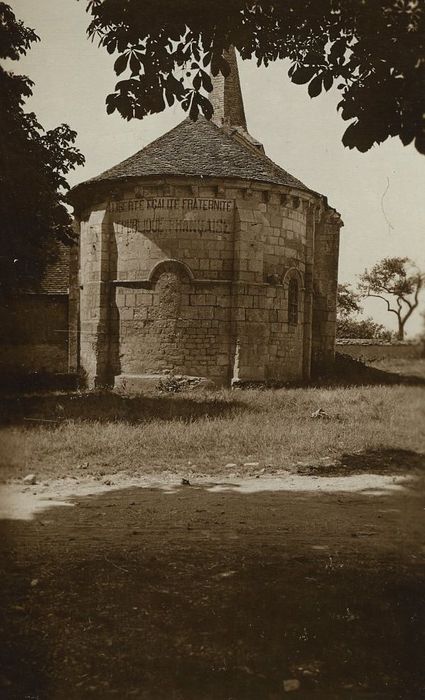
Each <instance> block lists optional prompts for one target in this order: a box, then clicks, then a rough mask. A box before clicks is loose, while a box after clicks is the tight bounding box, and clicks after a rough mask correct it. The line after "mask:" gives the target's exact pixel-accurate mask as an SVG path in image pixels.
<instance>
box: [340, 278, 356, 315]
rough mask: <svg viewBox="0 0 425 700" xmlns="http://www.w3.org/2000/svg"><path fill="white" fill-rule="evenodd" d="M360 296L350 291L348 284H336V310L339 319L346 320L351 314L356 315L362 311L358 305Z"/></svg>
mask: <svg viewBox="0 0 425 700" xmlns="http://www.w3.org/2000/svg"><path fill="white" fill-rule="evenodd" d="M359 299H360V296H359V295H358V294H356V292H354V291H353V290H352V289H351V285H350V284H338V291H337V299H336V310H337V315H338V316H339V317H341V318H347V317H348V316H351V315H352V314H353V313H354V314H358V313H360V311H361V310H362V307H361V306H360V304H359Z"/></svg>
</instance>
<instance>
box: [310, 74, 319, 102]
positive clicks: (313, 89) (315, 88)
mask: <svg viewBox="0 0 425 700" xmlns="http://www.w3.org/2000/svg"><path fill="white" fill-rule="evenodd" d="M321 92H322V76H321V75H316V77H315V78H313V80H312V81H311V83H309V86H308V94H309V95H310V97H317V96H318V95H320V93H321Z"/></svg>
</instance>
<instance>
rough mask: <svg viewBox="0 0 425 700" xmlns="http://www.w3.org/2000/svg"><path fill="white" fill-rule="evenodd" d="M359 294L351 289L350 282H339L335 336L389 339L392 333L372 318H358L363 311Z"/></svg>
mask: <svg viewBox="0 0 425 700" xmlns="http://www.w3.org/2000/svg"><path fill="white" fill-rule="evenodd" d="M359 301H360V295H359V294H357V293H356V292H354V291H353V289H352V288H351V285H350V284H339V285H338V292H337V306H336V309H337V317H336V336H337V338H370V339H373V338H376V339H380V340H387V341H390V340H391V339H392V333H391V331H389V330H388V329H387V328H385V327H384V326H383V325H381V324H380V323H375V321H373V319H372V318H370V317H368V318H359V314H360V313H361V312H362V311H363V309H362V307H361V306H360V303H359Z"/></svg>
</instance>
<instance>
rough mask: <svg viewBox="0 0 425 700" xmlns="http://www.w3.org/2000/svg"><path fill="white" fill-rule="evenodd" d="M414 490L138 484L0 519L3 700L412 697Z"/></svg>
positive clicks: (419, 644)
mask: <svg viewBox="0 0 425 700" xmlns="http://www.w3.org/2000/svg"><path fill="white" fill-rule="evenodd" d="M423 492H424V485H423V481H422V480H417V481H416V482H415V483H414V484H412V487H411V488H409V489H405V490H402V491H400V492H394V493H392V494H387V495H381V496H370V495H368V496H367V495H365V494H362V493H343V494H341V493H338V494H322V495H318V494H317V493H316V494H312V493H300V492H290V493H288V492H286V493H285V492H260V493H256V494H241V493H238V492H237V491H229V492H226V493H223V492H221V493H217V492H211V491H210V490H208V489H207V488H205V487H196V488H195V487H189V486H186V487H180V488H176V489H175V490H173V491H172V492H169V491H166V490H160V489H154V488H143V489H142V488H132V489H126V490H122V491H115V492H109V493H104V494H102V495H97V496H91V497H84V498H80V499H79V500H78V501H77V502H75V504H74V507H72V508H69V507H68V508H65V507H62V508H61V507H53V508H49V509H47V510H46V511H44V512H43V513H41V514H38V515H37V517H36V518H35V519H34V520H31V521H5V522H4V523H3V538H2V542H3V545H2V546H3V548H4V550H5V551H4V554H3V559H2V564H1V567H2V571H3V577H2V584H1V587H2V590H1V594H2V600H3V602H4V611H5V618H4V619H3V620H2V630H1V634H2V639H3V642H2V645H1V649H0V655H1V662H2V663H1V666H2V668H3V677H2V692H3V695H2V698H4V699H5V700H6V699H7V700H12V699H13V700H15V698H16V699H18V698H19V700H21V699H22V698H25V697H37V698H39V699H40V700H44V699H46V700H47V699H48V700H62V699H63V700H74V699H75V700H80V699H81V700H85V699H86V698H99V699H103V698H109V697H118V698H132V697H136V698H143V699H145V700H162V699H164V700H170V699H175V700H177V699H178V700H231V699H232V700H251V699H252V700H263V699H266V700H279V699H284V698H285V697H287V692H285V685H284V682H285V681H288V680H291V681H292V682H294V681H295V682H298V683H299V689H298V690H297V692H294V693H293V697H294V698H302V699H303V700H310V699H312V698H313V699H317V698H320V699H321V700H325V699H326V700H332V699H340V698H344V699H347V700H357V699H360V698H362V699H363V698H365V699H366V698H368V699H370V698H374V699H377V698H385V699H386V700H387V699H391V700H395V699H399V700H407V699H410V698H411V699H412V700H418V698H420V697H424V693H425V678H424V665H423V649H424V648H425V600H424V586H425V572H424V567H423V564H424V539H425V531H424V519H423V505H424V504H423ZM5 640H6V641H5ZM291 697H292V695H291Z"/></svg>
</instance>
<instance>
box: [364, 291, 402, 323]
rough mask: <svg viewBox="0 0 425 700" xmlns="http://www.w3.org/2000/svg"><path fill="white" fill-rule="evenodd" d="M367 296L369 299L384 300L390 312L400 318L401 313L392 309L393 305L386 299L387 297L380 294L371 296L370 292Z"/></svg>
mask: <svg viewBox="0 0 425 700" xmlns="http://www.w3.org/2000/svg"><path fill="white" fill-rule="evenodd" d="M366 296H368V297H375V298H376V299H382V301H385V303H386V305H387V309H388V311H391V312H392V313H393V314H395V315H396V316H397V318H398V316H399V311H396V309H392V308H391V305H390V302H389V301H388V299H386V298H385V297H382V296H381V295H380V294H371V293H370V292H368V293H367V294H366Z"/></svg>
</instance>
